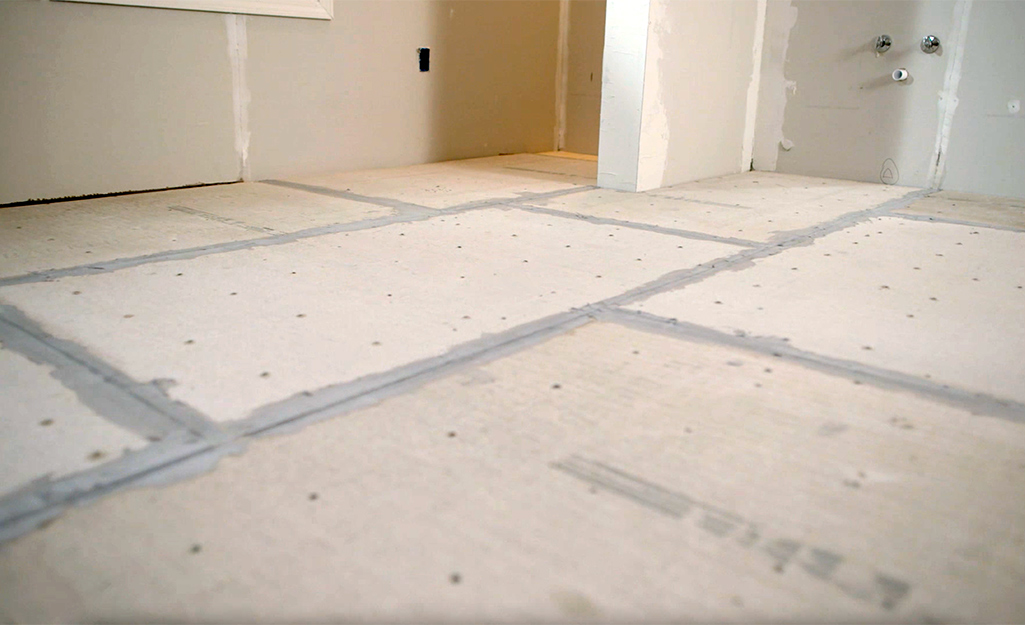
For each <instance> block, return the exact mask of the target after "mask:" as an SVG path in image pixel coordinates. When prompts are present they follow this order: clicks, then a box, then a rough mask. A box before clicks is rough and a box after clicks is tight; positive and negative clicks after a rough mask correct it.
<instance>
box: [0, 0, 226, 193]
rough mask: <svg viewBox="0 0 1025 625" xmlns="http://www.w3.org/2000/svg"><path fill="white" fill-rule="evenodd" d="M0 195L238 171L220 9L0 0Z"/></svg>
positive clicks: (140, 185) (120, 186) (184, 180)
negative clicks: (216, 12) (142, 7)
mask: <svg viewBox="0 0 1025 625" xmlns="http://www.w3.org/2000/svg"><path fill="white" fill-rule="evenodd" d="M0 59H2V60H0V204H3V203H9V202H18V201H23V200H29V199H42V198H58V197H63V196H75V195H84V194H91V193H109V192H114V191H128V190H140V189H152V188H160V187H168V186H175V185H185V184H195V183H201V182H218V181H223V180H233V179H235V178H236V177H237V176H238V164H237V160H236V155H235V146H234V125H233V124H234V122H233V119H234V117H233V112H232V104H231V103H232V99H231V70H230V66H229V64H228V44H227V38H226V32H225V26H224V17H223V16H220V15H214V14H210V13H198V12H190V11H161V10H154V9H135V8H126V7H112V6H102V5H89V4H77V3H56V2H53V3H51V2H28V1H17V0H6V1H3V2H0Z"/></svg>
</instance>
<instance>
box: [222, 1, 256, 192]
mask: <svg viewBox="0 0 1025 625" xmlns="http://www.w3.org/2000/svg"><path fill="white" fill-rule="evenodd" d="M224 19H225V23H226V26H227V30H228V59H229V60H230V61H231V99H232V110H233V111H234V113H235V152H236V153H237V154H238V177H239V179H240V180H249V100H250V95H249V87H248V85H247V84H246V59H247V58H248V56H249V50H248V37H247V36H246V17H245V16H244V15H226V16H225V17H224Z"/></svg>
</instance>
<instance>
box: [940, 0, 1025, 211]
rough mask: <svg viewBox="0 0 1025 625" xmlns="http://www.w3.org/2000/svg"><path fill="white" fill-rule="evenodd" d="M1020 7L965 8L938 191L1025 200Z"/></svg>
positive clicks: (1023, 21) (1024, 16)
mask: <svg viewBox="0 0 1025 625" xmlns="http://www.w3.org/2000/svg"><path fill="white" fill-rule="evenodd" d="M1023 26H1025V3H1023V2H1017V1H1014V2H1006V1H995V0H994V1H987V2H973V3H972V4H971V8H970V13H969V20H968V30H967V37H966V39H965V50H964V59H963V63H962V65H961V68H960V72H961V78H960V84H959V86H958V90H957V108H956V109H955V110H954V116H953V123H952V125H951V128H950V140H949V143H948V144H947V153H946V167H945V173H944V175H943V177H942V179H941V180H940V186H942V188H944V189H951V190H956V191H968V192H972V193H988V194H992V195H1005V196H1010V197H1018V198H1025V172H1023V171H1022V164H1023V163H1025V112H1023V111H1022V109H1021V105H1022V101H1025V72H1023V71H1022V58H1025V38H1022V36H1021V32H1020V31H1021V29H1022V27H1023Z"/></svg>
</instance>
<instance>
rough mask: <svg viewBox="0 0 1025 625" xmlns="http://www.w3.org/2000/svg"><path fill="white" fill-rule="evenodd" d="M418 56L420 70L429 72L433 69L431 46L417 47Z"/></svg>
mask: <svg viewBox="0 0 1025 625" xmlns="http://www.w3.org/2000/svg"><path fill="white" fill-rule="evenodd" d="M416 55H417V58H418V59H420V71H421V72H429V71H431V49H430V48H417V49H416Z"/></svg>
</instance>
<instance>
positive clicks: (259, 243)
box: [0, 187, 590, 288]
mask: <svg viewBox="0 0 1025 625" xmlns="http://www.w3.org/2000/svg"><path fill="white" fill-rule="evenodd" d="M589 188H590V187H582V188H574V189H563V190H559V191H551V192H547V193H541V194H533V195H532V194H527V195H525V196H519V197H517V198H511V199H513V200H519V199H524V198H526V199H533V198H535V197H536V198H547V197H558V196H560V195H568V194H570V193H577V192H580V191H586V190H588V189H589ZM508 201H510V198H502V199H501V200H482V201H475V202H467V203H466V204H460V205H458V206H453V207H450V208H445V209H438V210H435V209H431V208H414V205H411V204H406V205H404V207H403V208H402V209H401V210H398V209H397V212H396V213H395V214H392V215H385V216H382V217H375V218H372V219H362V220H358V221H350V222H344V223H337V224H328V225H326V226H316V227H313V228H306V229H304V230H296V231H294V232H286V233H284V234H278V235H273V236H266V237H261V238H256V239H243V240H241V241H225V242H223V243H211V244H210V245H200V246H197V247H189V248H184V249H180V250H168V251H163V252H154V253H152V254H144V255H141V256H130V257H127V258H117V259H113V260H109V261H101V262H95V263H89V264H87V265H75V266H73V267H65V268H62V269H48V270H44V271H33V272H29V273H26V274H21V275H17V276H10V277H7V278H0V288H3V287H8V286H15V285H18V284H32V283H36V282H53V281H55V280H59V279H61V278H74V277H77V276H91V275H98V274H104V273H113V272H115V271H120V270H122V269H128V268H131V267H138V266H140V265H148V264H151V263H160V262H168V261H175V260H190V259H193V258H199V257H202V256H211V255H214V254H227V253H230V252H237V251H240V250H248V249H254V248H258V247H268V246H275V245H284V244H287V243H293V242H295V241H299V240H302V239H310V238H315V237H320V236H325V235H330V234H337V233H340V232H358V231H361V230H373V229H376V228H383V227H386V226H391V225H394V224H406V223H415V222H418V221H425V220H428V219H432V218H434V217H444V216H446V215H454V214H460V213H465V212H469V211H474V210H479V209H484V208H495V207H500V206H502V205H503V204H504V203H506V202H508Z"/></svg>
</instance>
